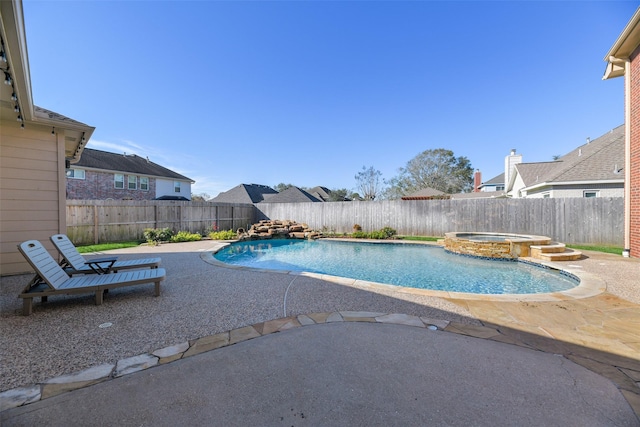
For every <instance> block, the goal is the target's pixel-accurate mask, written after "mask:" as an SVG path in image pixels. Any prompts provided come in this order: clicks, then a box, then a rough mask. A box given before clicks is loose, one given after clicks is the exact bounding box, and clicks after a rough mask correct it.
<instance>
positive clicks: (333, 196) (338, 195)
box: [329, 188, 349, 202]
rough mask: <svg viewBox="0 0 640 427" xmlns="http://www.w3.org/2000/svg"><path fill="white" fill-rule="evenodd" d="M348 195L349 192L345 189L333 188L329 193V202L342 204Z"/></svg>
mask: <svg viewBox="0 0 640 427" xmlns="http://www.w3.org/2000/svg"><path fill="white" fill-rule="evenodd" d="M347 194H349V190H347V189H346V188H334V189H333V190H331V191H330V192H329V201H331V202H344V200H345V199H346V198H347Z"/></svg>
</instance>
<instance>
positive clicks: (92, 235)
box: [67, 200, 256, 245]
mask: <svg viewBox="0 0 640 427" xmlns="http://www.w3.org/2000/svg"><path fill="white" fill-rule="evenodd" d="M255 215H256V209H255V207H254V206H253V205H252V204H231V203H211V202H182V201H164V200H144V201H134V200H67V235H68V236H69V238H70V239H71V241H72V242H73V243H74V244H76V245H83V244H84V245H86V244H96V243H105V242H124V241H128V240H137V239H141V238H142V237H143V232H144V229H145V228H170V229H172V230H174V231H176V232H177V231H189V232H191V233H205V232H206V231H211V230H212V229H214V228H216V227H217V229H218V230H236V229H238V228H240V227H247V226H248V225H250V224H253V223H254V222H255Z"/></svg>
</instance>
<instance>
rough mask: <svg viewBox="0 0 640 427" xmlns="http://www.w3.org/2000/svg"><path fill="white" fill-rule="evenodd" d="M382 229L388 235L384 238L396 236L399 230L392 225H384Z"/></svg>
mask: <svg viewBox="0 0 640 427" xmlns="http://www.w3.org/2000/svg"><path fill="white" fill-rule="evenodd" d="M380 231H382V233H384V235H385V236H386V237H384V239H389V238H391V237H393V236H395V235H396V234H397V231H396V230H394V229H393V228H391V227H384V228H383V229H382V230H380Z"/></svg>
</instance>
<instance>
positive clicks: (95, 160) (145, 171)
mask: <svg viewBox="0 0 640 427" xmlns="http://www.w3.org/2000/svg"><path fill="white" fill-rule="evenodd" d="M73 166H74V167H85V168H93V169H103V170H109V171H114V172H126V173H135V174H139V175H149V176H155V177H160V178H171V179H178V180H183V181H191V182H194V181H193V180H192V179H191V178H187V177H186V176H184V175H180V174H179V173H177V172H174V171H172V170H170V169H167V168H165V167H164V166H160V165H159V164H157V163H154V162H152V161H150V160H148V159H144V158H142V157H140V156H137V155H135V154H117V153H110V152H108V151H101V150H94V149H92V148H85V149H84V151H83V152H82V156H81V157H80V161H79V162H78V163H75V164H74V165H73Z"/></svg>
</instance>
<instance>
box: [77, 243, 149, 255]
mask: <svg viewBox="0 0 640 427" xmlns="http://www.w3.org/2000/svg"><path fill="white" fill-rule="evenodd" d="M134 246H140V242H138V241H135V242H121V243H102V244H99V245H87V246H77V248H78V252H80V253H81V254H86V253H89V252H102V251H109V250H111V249H122V248H132V247H134Z"/></svg>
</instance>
